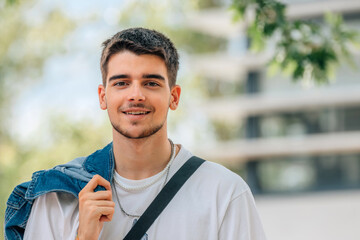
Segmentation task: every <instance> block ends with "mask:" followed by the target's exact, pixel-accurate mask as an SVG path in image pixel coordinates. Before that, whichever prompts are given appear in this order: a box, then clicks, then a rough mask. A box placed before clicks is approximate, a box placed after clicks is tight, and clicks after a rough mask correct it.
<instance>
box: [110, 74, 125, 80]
mask: <svg viewBox="0 0 360 240" xmlns="http://www.w3.org/2000/svg"><path fill="white" fill-rule="evenodd" d="M129 77H130V76H129V75H126V74H119V75H114V76H112V77H110V78H109V82H110V81H112V80H116V79H122V78H129Z"/></svg>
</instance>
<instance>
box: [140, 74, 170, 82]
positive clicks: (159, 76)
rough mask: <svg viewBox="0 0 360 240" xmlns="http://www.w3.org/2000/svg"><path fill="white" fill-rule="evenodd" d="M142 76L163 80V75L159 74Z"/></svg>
mask: <svg viewBox="0 0 360 240" xmlns="http://www.w3.org/2000/svg"><path fill="white" fill-rule="evenodd" d="M143 78H155V79H159V80H164V81H165V78H164V77H163V76H161V75H160V74H144V75H143Z"/></svg>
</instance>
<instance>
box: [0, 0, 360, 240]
mask: <svg viewBox="0 0 360 240" xmlns="http://www.w3.org/2000/svg"><path fill="white" fill-rule="evenodd" d="M236 2H241V1H234V3H236ZM245 2H246V1H245ZM248 2H251V1H248ZM253 2H255V1H253ZM282 3H285V4H286V11H285V12H286V16H287V19H288V20H287V21H289V22H297V21H306V22H311V23H316V24H318V26H320V28H321V27H322V26H323V28H324V29H326V26H327V25H326V24H327V21H326V20H324V16H325V18H326V16H327V15H326V14H327V13H328V12H332V13H336V14H339V15H338V16H342V18H341V19H342V22H339V21H340V20H339V21H337V22H335V23H334V21H333V23H334V25H336V26H337V27H338V28H340V26H341V27H343V28H344V29H353V30H354V31H358V32H359V31H360V1H358V0H287V1H282ZM232 4H233V2H232V1H230V0H172V1H161V0H152V1H145V0H143V1H140V0H139V1H130V0H120V1H119V0H116V1H115V0H109V1H70V0H63V1H54V0H29V1H16V0H0V33H1V34H0V184H1V189H0V203H1V206H0V215H1V220H0V221H1V225H3V221H4V212H5V207H6V200H7V197H8V196H9V194H10V192H11V190H12V189H13V188H14V187H15V186H16V185H17V184H19V183H21V182H23V181H28V180H30V179H31V174H32V172H34V171H37V170H40V169H46V168H51V167H52V166H54V165H56V164H60V163H64V162H67V161H69V160H71V159H73V158H75V157H78V156H81V155H83V156H85V155H88V154H90V153H92V152H93V151H94V150H96V149H99V148H102V147H103V146H104V145H105V144H107V143H108V142H110V141H111V128H110V124H109V123H108V120H107V115H106V112H103V111H101V110H100V108H99V106H98V99H97V86H98V84H99V83H100V82H101V74H100V68H99V60H100V54H101V43H102V42H103V41H104V40H105V39H107V38H109V37H110V36H112V35H113V34H115V33H116V32H118V31H120V30H122V29H124V28H128V27H135V26H143V27H148V28H154V29H156V30H159V31H161V32H163V33H165V34H166V35H167V36H169V37H170V38H171V39H172V40H173V41H174V43H175V45H176V46H177V48H178V49H179V52H180V56H181V61H180V72H179V76H178V83H179V84H180V85H181V86H182V89H183V90H182V96H181V104H180V108H179V109H178V110H177V111H175V112H171V113H170V115H169V117H170V119H169V132H170V134H169V135H170V137H171V138H172V139H173V140H174V141H175V142H177V143H181V144H183V145H184V146H185V147H186V148H187V149H189V150H191V151H192V152H194V153H195V154H197V155H199V156H201V157H204V158H206V159H208V160H211V161H215V162H219V163H221V164H223V165H225V166H227V167H228V168H230V169H231V170H233V171H234V172H236V173H238V174H239V175H241V176H242V177H243V178H244V179H245V180H246V181H247V183H248V184H249V185H250V187H251V189H252V191H253V193H254V195H255V199H256V202H257V205H258V209H259V213H260V215H261V218H262V221H263V225H264V228H265V231H266V233H267V235H268V238H269V239H270V240H285V239H286V240H288V239H292V240H297V239H302V240H303V239H309V240H312V239H314V240H315V239H327V240H335V239H336V240H338V239H346V240H355V239H360V228H359V227H358V226H357V225H358V223H359V222H360V204H359V202H360V81H359V79H360V72H359V70H358V69H359V66H360V50H359V46H356V44H353V45H346V46H345V47H347V50H348V51H347V53H348V55H350V56H352V57H351V59H352V61H348V60H347V58H344V59H343V58H339V59H337V60H338V61H337V63H338V64H333V65H329V66H327V68H326V71H327V73H328V75H326V78H324V77H323V76H322V75H318V76H317V77H316V76H315V79H314V78H312V77H311V76H310V77H309V76H308V75H307V67H304V68H303V70H304V69H305V70H304V71H303V72H304V74H302V75H301V77H300V78H299V76H297V77H294V74H292V72H291V70H289V69H285V71H284V73H280V72H279V71H278V69H279V67H278V66H277V65H276V64H272V63H274V61H272V59H273V56H275V60H279V59H282V56H283V50H284V49H283V48H281V47H279V45H278V44H277V42H278V41H279V39H281V37H280V36H279V34H276V33H275V34H273V35H271V37H269V38H268V39H267V40H266V41H263V44H262V45H263V46H262V48H261V51H257V52H256V51H253V50H254V48H256V43H259V39H256V38H255V37H254V35H251V34H250V36H252V37H249V26H250V24H249V19H252V18H253V17H252V16H251V12H250V14H249V15H250V16H247V17H245V18H244V19H243V20H241V19H237V20H234V16H236V15H237V14H236V13H239V11H234V9H233V10H232V11H231V10H230V9H229V8H230V6H231V5H232ZM233 6H234V5H233ZM327 19H328V22H329V21H330V22H331V17H328V18H327ZM329 19H330V20H329ZM332 19H334V18H332ZM250 29H251V28H250ZM290 30H291V31H292V30H293V29H290ZM295 30H298V29H295ZM313 32H315V33H316V32H321V31H320V30H319V29H317V30H316V31H313ZM253 33H254V32H253ZM300 33H301V34H302V32H300ZM342 33H345V31H343V32H342ZM298 34H299V31H292V32H291V35H292V37H293V41H294V42H295V43H296V39H297V35H298ZM345 35H346V34H345ZM335 37H336V36H335ZM263 40H264V39H263ZM328 40H332V39H328ZM254 43H255V44H254ZM320 43H321V42H320ZM258 45H259V44H258ZM320 45H321V44H320ZM254 46H255V47H254ZM339 46H340V47H344V46H341V44H339ZM333 47H334V46H333ZM336 47H337V45H335V48H336ZM258 48H259V47H258ZM295 55H296V54H295ZM320 59H322V56H320ZM279 61H280V60H279ZM275 62H276V61H275ZM297 63H299V62H296V61H295V63H294V64H295V65H296V64H297ZM298 65H300V64H298ZM293 69H297V68H296V67H295V68H293ZM310 75H311V74H310ZM316 79H317V80H316ZM319 79H320V80H319ZM324 79H325V80H324ZM2 237H3V232H1V233H0V238H2Z"/></svg>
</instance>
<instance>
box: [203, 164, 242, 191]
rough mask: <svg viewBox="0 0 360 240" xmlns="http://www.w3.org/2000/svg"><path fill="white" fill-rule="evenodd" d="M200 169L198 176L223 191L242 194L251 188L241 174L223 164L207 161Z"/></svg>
mask: <svg viewBox="0 0 360 240" xmlns="http://www.w3.org/2000/svg"><path fill="white" fill-rule="evenodd" d="M198 171H199V172H198V176H199V179H201V181H204V182H206V183H207V184H209V185H211V186H214V187H218V188H219V189H221V190H223V191H231V192H233V193H235V194H241V193H243V192H245V191H248V190H249V186H248V185H247V183H246V182H245V181H244V179H243V178H242V177H241V176H240V175H238V174H236V173H234V172H233V171H231V170H229V169H228V168H226V167H224V166H223V165H221V164H218V163H215V162H211V161H206V162H205V163H204V164H203V166H202V167H201V168H199V170H198Z"/></svg>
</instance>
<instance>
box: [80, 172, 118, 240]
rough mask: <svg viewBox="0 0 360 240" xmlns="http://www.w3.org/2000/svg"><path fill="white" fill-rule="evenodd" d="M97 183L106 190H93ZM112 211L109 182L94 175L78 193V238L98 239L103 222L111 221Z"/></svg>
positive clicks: (113, 209) (113, 204)
mask: <svg viewBox="0 0 360 240" xmlns="http://www.w3.org/2000/svg"><path fill="white" fill-rule="evenodd" d="M98 185H100V186H103V187H105V189H106V191H97V192H94V189H95V188H96V187H97V186H98ZM114 211H115V203H114V202H113V201H112V192H111V186H110V183H109V182H108V181H106V180H105V179H104V178H102V177H101V176H100V175H95V176H94V177H93V178H92V179H91V181H90V182H88V184H86V186H85V187H84V188H83V189H82V190H81V191H80V193H79V229H78V237H79V239H81V240H82V239H86V240H91V239H98V238H99V235H100V232H101V229H102V228H103V225H104V222H109V221H111V219H112V217H113V214H114Z"/></svg>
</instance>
